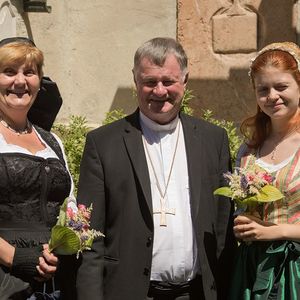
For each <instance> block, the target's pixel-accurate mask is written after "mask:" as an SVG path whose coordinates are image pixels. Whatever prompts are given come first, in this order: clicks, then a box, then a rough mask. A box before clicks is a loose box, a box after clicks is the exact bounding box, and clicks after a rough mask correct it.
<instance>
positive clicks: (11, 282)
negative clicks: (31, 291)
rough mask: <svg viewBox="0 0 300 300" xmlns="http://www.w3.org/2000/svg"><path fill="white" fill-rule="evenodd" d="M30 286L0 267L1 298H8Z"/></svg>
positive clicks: (3, 299) (4, 299) (5, 299)
mask: <svg viewBox="0 0 300 300" xmlns="http://www.w3.org/2000/svg"><path fill="white" fill-rule="evenodd" d="M27 288H28V283H26V282H24V281H22V280H20V279H19V278H16V277H14V276H10V275H9V274H7V273H5V272H4V271H3V270H2V269H1V268H0V299H1V300H8V299H11V298H10V296H12V295H13V294H15V293H17V292H20V291H22V290H25V289H27Z"/></svg>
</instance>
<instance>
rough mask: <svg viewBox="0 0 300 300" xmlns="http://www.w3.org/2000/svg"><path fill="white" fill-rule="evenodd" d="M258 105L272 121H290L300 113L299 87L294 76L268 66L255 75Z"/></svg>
mask: <svg viewBox="0 0 300 300" xmlns="http://www.w3.org/2000/svg"><path fill="white" fill-rule="evenodd" d="M254 86H255V95H256V100H257V104H258V105H259V107H260V109H261V110H262V111H263V112H264V113H265V114H267V115H268V116H269V117H270V118H271V119H280V118H286V119H287V120H289V119H290V118H292V117H293V116H295V114H296V113H298V112H299V98H300V91H299V86H298V83H297V81H296V80H295V78H294V77H293V75H292V74H291V73H289V72H287V71H281V70H279V69H278V68H276V67H272V66H268V67H265V68H263V70H262V71H261V72H260V73H257V74H255V75H254Z"/></svg>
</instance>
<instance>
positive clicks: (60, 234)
mask: <svg viewBox="0 0 300 300" xmlns="http://www.w3.org/2000/svg"><path fill="white" fill-rule="evenodd" d="M49 249H50V252H52V251H53V252H54V253H56V254H60V255H71V254H75V253H77V252H78V250H80V239H79V237H78V236H77V235H76V233H75V232H74V231H73V230H72V229H70V228H68V227H64V226H61V225H55V226H54V227H53V228H52V230H51V239H50V242H49Z"/></svg>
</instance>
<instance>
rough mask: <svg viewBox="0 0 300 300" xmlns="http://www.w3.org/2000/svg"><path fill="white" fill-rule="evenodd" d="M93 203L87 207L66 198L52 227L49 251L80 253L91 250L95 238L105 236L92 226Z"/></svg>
mask: <svg viewBox="0 0 300 300" xmlns="http://www.w3.org/2000/svg"><path fill="white" fill-rule="evenodd" d="M92 210H93V207H92V204H91V205H90V206H89V207H86V206H85V205H83V204H78V206H76V204H75V203H74V201H73V199H70V198H66V199H65V201H64V203H63V204H62V205H61V207H60V211H59V216H58V220H57V223H56V225H55V226H53V227H52V230H51V237H50V241H49V251H50V252H52V251H53V252H54V253H56V254H59V255H71V254H75V253H76V254H77V258H78V257H79V254H80V253H81V252H82V251H83V250H90V249H91V246H92V243H93V241H94V238H96V237H99V236H104V235H103V234H102V233H101V232H100V231H96V230H94V229H91V228H90V218H91V213H92Z"/></svg>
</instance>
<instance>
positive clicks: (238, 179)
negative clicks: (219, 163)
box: [214, 164, 284, 214]
mask: <svg viewBox="0 0 300 300" xmlns="http://www.w3.org/2000/svg"><path fill="white" fill-rule="evenodd" d="M224 177H225V179H226V180H227V181H228V185H229V186H225V187H220V188H218V189H216V190H215V191H214V195H221V196H226V197H230V198H231V200H233V201H234V202H235V204H236V206H237V211H236V213H235V214H238V213H239V212H246V211H247V212H250V213H253V212H255V208H256V206H257V204H258V203H263V202H273V201H277V200H280V199H282V198H283V197H284V196H283V194H282V193H281V192H280V191H279V190H278V189H277V188H276V187H275V186H274V185H272V183H273V181H274V178H273V176H272V175H271V174H269V173H268V172H267V171H266V170H264V169H263V168H261V167H259V166H258V165H255V164H253V165H250V166H248V167H246V168H235V169H234V172H233V173H230V172H227V173H225V174H224Z"/></svg>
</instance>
